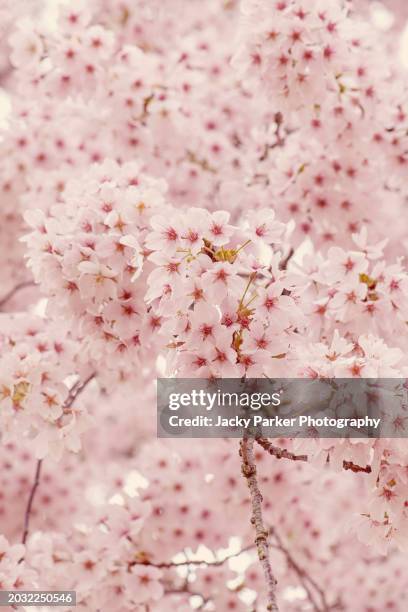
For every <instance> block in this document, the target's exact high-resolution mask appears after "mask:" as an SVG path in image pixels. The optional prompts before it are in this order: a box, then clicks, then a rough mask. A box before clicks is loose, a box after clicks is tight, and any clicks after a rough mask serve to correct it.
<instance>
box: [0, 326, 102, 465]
mask: <svg viewBox="0 0 408 612" xmlns="http://www.w3.org/2000/svg"><path fill="white" fill-rule="evenodd" d="M0 325H1V327H0V342H1V344H0V363H1V371H0V407H1V410H0V422H1V437H2V442H3V443H7V442H10V441H11V442H17V441H21V439H23V440H26V441H27V443H28V444H29V445H30V446H31V447H32V448H33V450H34V452H35V455H36V456H37V457H38V458H43V457H45V456H46V455H51V456H54V457H56V458H58V457H60V456H61V454H62V452H63V451H64V449H66V450H71V451H78V450H79V449H80V446H81V444H80V436H81V434H82V433H83V432H84V431H86V429H88V428H89V426H90V419H89V416H88V415H87V412H86V410H85V409H84V407H83V406H82V405H81V402H80V401H75V397H76V391H77V389H79V388H80V387H81V384H82V377H83V376H84V375H85V376H86V374H87V372H86V370H87V366H84V365H81V364H80V363H79V359H78V355H79V344H78V343H76V342H75V341H73V340H71V339H70V338H69V336H66V337H64V335H63V334H62V333H61V330H60V329H59V330H58V329H56V328H55V329H54V330H52V329H49V328H46V329H44V323H43V321H42V320H41V319H38V320H37V319H36V318H31V320H30V319H27V318H24V319H23V318H22V317H21V316H15V317H13V316H9V315H2V317H1V320H0ZM88 375H89V372H88Z"/></svg>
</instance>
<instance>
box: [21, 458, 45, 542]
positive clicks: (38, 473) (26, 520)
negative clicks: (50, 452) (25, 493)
mask: <svg viewBox="0 0 408 612" xmlns="http://www.w3.org/2000/svg"><path fill="white" fill-rule="evenodd" d="M42 461H43V460H42V459H39V460H38V461H37V467H36V470H35V477H34V482H33V486H32V487H31V491H30V496H29V498H28V503H27V507H26V511H25V515H24V532H23V537H22V539H21V542H22V544H25V543H26V540H27V537H28V533H29V530H30V518H31V510H32V507H33V502H34V497H35V494H36V491H37V488H38V485H39V484H40V477H41V467H42Z"/></svg>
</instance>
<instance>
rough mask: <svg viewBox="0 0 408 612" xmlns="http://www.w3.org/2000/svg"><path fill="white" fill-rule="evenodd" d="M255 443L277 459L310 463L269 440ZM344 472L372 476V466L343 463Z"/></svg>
mask: <svg viewBox="0 0 408 612" xmlns="http://www.w3.org/2000/svg"><path fill="white" fill-rule="evenodd" d="M255 442H257V443H258V444H259V445H260V446H261V447H262V448H263V449H264V450H265V451H266V452H267V453H269V454H270V455H273V456H274V457H276V458H277V459H289V460H290V461H305V462H306V461H309V457H308V456H307V455H295V454H294V453H292V452H290V451H288V450H286V448H279V446H274V445H273V444H272V442H270V440H268V439H267V438H260V437H258V438H255ZM343 470H346V471H347V470H350V471H352V472H354V473H358V472H362V473H364V474H371V466H370V465H366V466H365V467H364V466H362V465H358V464H357V463H354V462H353V461H346V460H344V461H343Z"/></svg>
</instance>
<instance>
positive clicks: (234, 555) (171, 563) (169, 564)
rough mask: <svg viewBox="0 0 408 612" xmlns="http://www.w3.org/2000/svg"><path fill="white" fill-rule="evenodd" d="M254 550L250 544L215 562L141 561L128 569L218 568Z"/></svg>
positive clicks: (130, 565)
mask: <svg viewBox="0 0 408 612" xmlns="http://www.w3.org/2000/svg"><path fill="white" fill-rule="evenodd" d="M254 548H255V547H254V545H253V544H251V545H249V546H246V547H245V548H242V549H241V550H240V551H239V552H237V553H232V554H231V555H227V556H226V557H224V559H219V560H217V561H204V560H202V559H196V560H187V561H168V562H163V563H161V562H160V563H155V562H154V561H149V560H148V559H143V560H142V561H132V563H130V564H129V567H133V566H134V565H145V566H149V567H157V568H158V569H172V568H178V567H186V566H190V565H197V566H200V565H203V566H205V567H220V566H221V565H224V563H226V562H227V561H229V560H230V559H236V558H237V557H239V556H240V555H242V554H243V553H245V552H248V551H250V550H253V549H254Z"/></svg>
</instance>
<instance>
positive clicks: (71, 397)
mask: <svg viewBox="0 0 408 612" xmlns="http://www.w3.org/2000/svg"><path fill="white" fill-rule="evenodd" d="M94 378H95V372H92V374H90V375H89V376H88V378H86V379H85V380H84V381H79V382H77V383H76V384H75V385H74V386H73V387H72V388H71V389H70V391H69V393H68V396H67V399H66V400H65V402H64V406H63V411H66V410H69V408H70V407H71V406H72V404H73V403H74V401H75V400H76V398H77V397H78V396H79V395H80V394H81V393H82V391H83V390H84V389H85V387H86V386H87V385H88V384H89V383H90V382H91V380H93V379H94ZM42 462H43V460H42V459H39V460H38V461H37V467H36V470H35V477H34V482H33V485H32V487H31V491H30V495H29V498H28V502H27V507H26V511H25V515H24V531H23V537H22V540H21V541H22V544H25V543H26V541H27V537H28V534H29V530H30V518H31V511H32V507H33V503H34V498H35V494H36V492H37V489H38V486H39V484H40V478H41V467H42ZM22 560H23V559H20V562H21V561H22Z"/></svg>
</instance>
